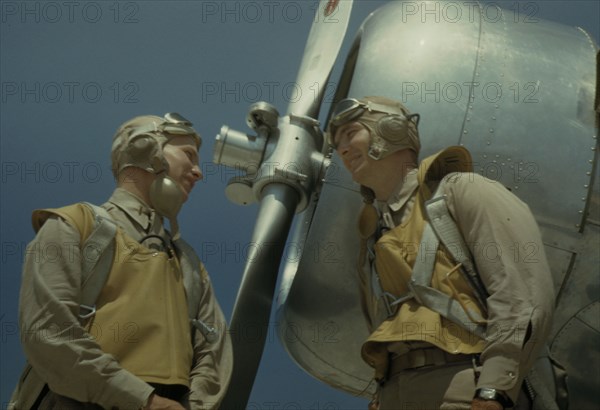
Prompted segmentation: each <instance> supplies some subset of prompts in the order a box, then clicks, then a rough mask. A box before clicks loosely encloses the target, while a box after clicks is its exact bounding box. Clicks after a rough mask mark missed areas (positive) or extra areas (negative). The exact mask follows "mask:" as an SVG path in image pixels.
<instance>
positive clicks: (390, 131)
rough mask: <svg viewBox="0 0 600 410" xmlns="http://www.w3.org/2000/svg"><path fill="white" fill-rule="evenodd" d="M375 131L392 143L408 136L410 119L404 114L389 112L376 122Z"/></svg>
mask: <svg viewBox="0 0 600 410" xmlns="http://www.w3.org/2000/svg"><path fill="white" fill-rule="evenodd" d="M375 132H376V133H377V135H380V136H381V137H382V138H383V139H384V140H386V141H387V142H389V143H390V144H392V145H395V144H398V143H400V142H402V141H404V140H405V139H406V138H408V119H407V118H406V117H405V116H403V115H398V114H389V115H386V116H384V117H381V118H380V119H379V120H378V121H377V122H376V123H375Z"/></svg>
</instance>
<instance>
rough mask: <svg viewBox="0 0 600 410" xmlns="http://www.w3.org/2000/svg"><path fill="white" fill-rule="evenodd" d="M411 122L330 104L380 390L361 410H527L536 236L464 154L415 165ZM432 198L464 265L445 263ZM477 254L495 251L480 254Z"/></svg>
mask: <svg viewBox="0 0 600 410" xmlns="http://www.w3.org/2000/svg"><path fill="white" fill-rule="evenodd" d="M418 123H419V115H418V114H411V113H409V111H408V110H407V109H406V107H404V105H402V104H401V103H400V102H398V101H394V100H390V99H388V98H384V97H365V98H362V99H358V100H357V99H346V100H342V101H340V102H339V103H338V104H336V106H335V107H334V109H333V113H332V116H331V119H330V121H329V124H328V128H327V138H328V141H329V143H330V145H331V146H332V147H333V148H334V149H335V150H336V152H337V154H338V155H339V156H340V158H341V159H342V161H343V163H344V166H345V168H347V169H348V171H349V172H350V173H351V175H352V179H353V180H354V181H355V182H357V183H358V184H360V186H361V193H362V195H363V197H364V201H365V205H364V207H363V210H362V212H361V215H360V217H359V234H360V237H361V249H360V256H359V279H360V280H359V283H360V287H361V289H360V291H361V292H360V295H361V306H362V308H363V312H364V314H365V318H366V320H367V324H368V327H369V330H370V332H371V335H370V336H369V338H368V339H367V340H366V342H365V343H364V344H363V346H362V350H361V355H362V358H363V360H365V361H366V362H367V363H368V364H369V365H370V366H371V367H373V368H374V370H375V379H376V380H377V382H378V383H379V386H380V387H379V389H378V393H377V397H376V398H375V400H374V401H373V402H372V403H371V404H372V406H373V407H378V408H379V409H381V410H386V409H403V408H411V409H436V408H441V409H474V410H484V409H489V410H500V409H503V408H512V407H513V406H516V408H518V409H529V408H531V405H532V403H531V398H530V397H528V395H527V394H525V392H524V390H525V389H523V388H522V387H523V381H524V377H525V375H526V373H527V372H528V371H529V369H530V368H531V367H532V365H533V363H534V361H535V360H536V358H537V357H538V355H539V354H540V352H541V351H542V348H543V346H544V343H545V340H546V338H547V336H548V333H549V330H550V325H551V317H552V312H553V300H554V298H553V294H554V291H553V285H552V279H551V274H550V270H549V267H548V264H547V262H546V257H545V254H544V248H543V244H542V241H541V238H540V234H539V229H538V227H537V225H536V222H535V220H534V218H533V215H532V214H531V212H530V211H529V208H528V207H527V205H525V204H524V203H522V202H521V201H520V200H519V199H518V198H517V197H515V196H514V195H513V194H511V193H510V192H509V191H508V190H507V189H506V188H505V187H503V186H502V185H501V184H499V183H497V182H494V181H490V180H487V179H485V178H483V177H481V176H480V175H477V174H474V173H472V170H471V166H472V163H471V158H470V154H469V152H468V151H467V150H466V149H465V148H463V147H449V148H447V149H445V150H443V151H441V152H439V153H437V154H435V155H433V156H431V157H428V158H426V159H424V160H422V161H421V162H420V164H419V165H418V166H417V163H418V154H419V151H420V148H421V146H420V142H419V134H418V128H417V127H418ZM432 198H434V199H435V200H436V201H437V203H438V204H439V203H441V204H442V207H443V211H445V212H446V213H445V214H444V213H440V215H448V216H449V218H448V219H452V220H453V221H455V222H452V226H454V227H455V229H456V231H455V232H456V233H457V235H456V237H462V238H463V239H464V244H465V247H464V248H463V249H464V250H465V252H464V254H465V255H466V254H470V256H469V257H466V256H465V257H463V258H459V257H457V256H456V252H453V251H452V249H451V248H457V247H455V246H452V245H455V244H457V243H458V242H450V243H448V242H445V241H444V240H443V239H441V234H440V233H438V232H437V230H436V231H434V230H433V229H432V228H431V227H432V226H433V225H434V224H433V222H430V221H431V218H430V215H429V212H430V210H431V209H433V208H430V205H431V204H433V203H434V201H429V200H431V199H432ZM441 200H443V201H445V202H441ZM428 201H429V202H428ZM435 209H436V210H439V209H441V208H439V207H438V208H435ZM436 226H437V225H436ZM445 226H448V225H445ZM457 240H458V239H455V241H457ZM440 242H442V243H443V244H444V246H442V245H440ZM486 244H494V246H495V247H496V248H497V249H499V251H498V252H496V253H495V254H494V255H491V256H490V254H489V252H484V251H482V247H483V246H484V245H486ZM515 246H516V247H519V248H520V249H521V250H524V248H525V247H529V248H527V249H532V248H534V249H535V257H534V258H524V257H523V256H522V253H521V254H520V255H521V257H518V258H516V257H515V253H514V252H511V249H513V250H514V249H515ZM467 247H468V250H467ZM496 248H495V249H496ZM436 249H437V251H436ZM431 255H432V256H431ZM459 259H460V260H459ZM469 266H471V268H468V267H469ZM552 382H553V381H552V380H550V381H549V382H548V385H551V384H552Z"/></svg>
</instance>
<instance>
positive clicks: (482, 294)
mask: <svg viewBox="0 0 600 410" xmlns="http://www.w3.org/2000/svg"><path fill="white" fill-rule="evenodd" d="M444 183H445V182H444V180H442V182H440V184H439V185H438V188H437V189H436V191H435V193H434V195H433V197H432V198H431V199H430V200H428V201H426V202H425V209H426V212H427V217H428V219H429V223H430V224H431V227H432V229H433V231H434V232H435V234H436V237H437V238H438V239H439V240H440V241H441V242H442V243H443V244H444V246H445V247H446V250H447V251H448V252H449V253H450V255H452V258H454V260H455V261H456V262H457V263H460V264H461V265H462V268H463V272H464V274H465V276H466V279H467V280H468V281H469V284H470V285H471V287H472V288H473V290H474V292H475V297H476V298H477V301H478V302H479V305H480V307H481V308H482V309H483V311H484V312H485V311H486V310H487V309H486V306H487V304H486V299H487V297H488V294H487V291H486V289H485V286H484V285H483V283H482V282H481V279H480V277H479V275H478V273H477V270H476V268H475V265H474V264H473V259H472V256H471V251H470V250H469V248H468V247H467V244H466V243H465V241H464V239H463V236H462V234H461V233H460V230H459V229H458V226H457V225H456V222H454V219H453V218H452V216H451V215H450V211H449V210H448V205H447V204H446V195H443V194H442V192H443V185H444Z"/></svg>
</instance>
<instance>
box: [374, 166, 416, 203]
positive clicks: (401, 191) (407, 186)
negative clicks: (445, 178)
mask: <svg viewBox="0 0 600 410" xmlns="http://www.w3.org/2000/svg"><path fill="white" fill-rule="evenodd" d="M417 175H418V170H417V168H415V169H411V170H410V171H408V173H407V174H406V175H405V176H404V178H403V179H402V181H401V182H400V183H399V184H398V185H397V186H396V188H395V189H394V191H393V192H392V195H390V198H389V199H388V200H387V201H377V205H378V207H379V210H380V211H382V212H385V211H388V209H389V210H391V211H392V212H397V211H399V210H400V209H401V208H402V207H403V206H404V205H405V204H406V202H407V201H408V200H409V199H410V198H411V197H412V194H413V192H415V190H416V189H417V187H418V186H419V181H418V179H417Z"/></svg>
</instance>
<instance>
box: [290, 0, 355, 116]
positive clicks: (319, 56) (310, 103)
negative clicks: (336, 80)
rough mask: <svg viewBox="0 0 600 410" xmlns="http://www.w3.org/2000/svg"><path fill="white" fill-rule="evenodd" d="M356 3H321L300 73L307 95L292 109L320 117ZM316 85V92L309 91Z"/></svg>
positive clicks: (298, 79) (325, 0) (330, 0)
mask: <svg viewBox="0 0 600 410" xmlns="http://www.w3.org/2000/svg"><path fill="white" fill-rule="evenodd" d="M352 4H353V1H352V0H321V2H320V3H319V8H318V9H317V12H316V15H315V20H314V22H313V25H312V27H311V29H310V33H309V35H308V40H307V41H306V47H305V48H304V57H303V58H302V62H301V63H300V70H299V71H298V76H297V77H296V85H297V87H298V90H300V92H302V93H303V98H299V100H298V101H292V102H291V103H290V105H289V107H288V112H289V113H293V114H296V115H306V116H307V117H311V118H317V117H318V114H319V108H320V107H321V100H322V97H323V93H324V92H325V89H326V88H327V80H328V79H329V75H330V74H331V70H332V69H333V64H334V63H335V59H336V58H337V55H338V53H339V51H340V48H341V47H342V43H343V40H344V36H345V34H346V29H347V28H348V22H349V21H350V12H351V11H352ZM315 89H316V90H317V91H316V92H310V93H309V92H308V90H311V91H313V90H315Z"/></svg>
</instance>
